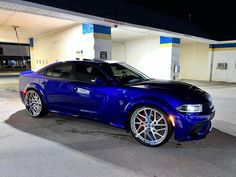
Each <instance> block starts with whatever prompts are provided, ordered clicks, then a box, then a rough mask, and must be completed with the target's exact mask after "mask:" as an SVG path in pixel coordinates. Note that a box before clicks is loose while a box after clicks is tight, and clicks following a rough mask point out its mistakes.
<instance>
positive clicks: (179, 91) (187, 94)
mask: <svg viewBox="0 0 236 177" xmlns="http://www.w3.org/2000/svg"><path fill="white" fill-rule="evenodd" d="M131 86H132V87H138V88H144V89H149V90H155V91H156V92H159V93H166V94H168V95H173V96H176V97H179V98H181V99H184V100H186V101H187V100H189V102H192V101H194V100H195V101H196V102H199V101H200V102H203V103H204V102H209V101H211V100H212V98H211V96H210V95H209V94H208V93H207V92H205V91H204V90H202V89H200V88H198V87H196V86H194V85H192V84H188V83H185V82H180V81H170V80H148V81H144V82H140V83H136V84H132V85H131Z"/></svg>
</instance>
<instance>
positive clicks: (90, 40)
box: [82, 24, 112, 60]
mask: <svg viewBox="0 0 236 177" xmlns="http://www.w3.org/2000/svg"><path fill="white" fill-rule="evenodd" d="M82 33H83V41H84V45H83V49H82V50H83V51H82V53H83V58H86V59H102V60H111V59H112V57H111V52H112V41H111V27H108V26H101V25H95V24H82Z"/></svg>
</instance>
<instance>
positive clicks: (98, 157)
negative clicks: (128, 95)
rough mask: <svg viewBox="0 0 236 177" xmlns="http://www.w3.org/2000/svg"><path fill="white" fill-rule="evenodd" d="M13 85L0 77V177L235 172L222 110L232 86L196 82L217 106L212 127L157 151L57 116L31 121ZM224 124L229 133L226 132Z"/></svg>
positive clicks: (234, 141)
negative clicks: (201, 136)
mask: <svg viewBox="0 0 236 177" xmlns="http://www.w3.org/2000/svg"><path fill="white" fill-rule="evenodd" d="M17 82H18V80H17V78H15V79H12V80H11V82H10V83H7V82H3V81H1V79H0V177H54V176H55V177H79V176H81V177H86V176H89V177H93V176H94V177H100V176H103V177H104V176H105V177H106V176H107V177H111V176H113V177H115V176H117V177H122V176H126V177H127V176H128V177H129V176H130V177H132V176H135V177H136V176H149V177H162V176H163V177H164V176H165V177H173V176H181V177H208V176H209V177H223V176H224V177H234V176H235V174H236V169H235V167H236V155H235V154H236V137H235V136H233V134H234V124H230V120H231V119H232V117H230V116H233V117H235V116H234V115H235V113H236V110H235V109H231V110H230V112H228V113H225V112H224V111H226V109H229V108H228V107H227V106H231V108H233V107H234V105H235V104H234V105H233V104H232V103H231V104H230V102H232V101H233V102H234V97H232V96H230V95H228V94H227V93H225V92H228V93H229V94H231V92H233V91H234V90H235V88H236V87H235V85H220V86H219V85H210V84H207V83H195V84H198V85H199V87H202V88H205V89H207V91H208V92H210V93H211V94H213V97H214V102H215V104H216V111H217V115H216V118H215V121H214V125H215V128H213V130H212V132H211V133H210V134H209V135H208V137H207V138H206V139H204V140H200V141H192V142H183V143H179V142H176V141H175V140H173V138H172V139H171V140H170V141H169V142H168V143H167V144H165V145H163V146H161V147H158V148H149V147H146V146H143V145H141V144H139V143H138V142H136V141H135V140H134V138H133V137H132V135H131V133H127V132H126V131H125V130H122V129H118V128H114V127H111V126H109V125H104V124H101V123H97V122H93V121H88V120H84V119H77V118H72V117H67V116H61V115H56V114H48V115H47V116H45V117H43V118H40V119H32V118H31V117H30V116H29V115H28V114H27V113H26V111H25V109H24V106H23V104H22V103H21V101H20V98H19V94H18V91H17V90H18V88H17ZM223 89H224V90H223ZM225 104H226V105H227V106H225V107H224V106H223V105H225ZM222 115H225V117H226V118H225V120H226V121H224V120H222V117H221V116H222ZM227 116H229V117H227ZM222 122H223V123H222ZM218 124H219V125H218ZM221 124H224V125H221ZM220 126H221V127H220ZM227 126H228V127H230V126H231V128H232V131H231V130H228V131H229V132H226V133H225V132H224V131H223V130H224V129H227ZM216 128H217V129H216Z"/></svg>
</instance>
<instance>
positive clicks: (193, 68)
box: [179, 42, 211, 81]
mask: <svg viewBox="0 0 236 177" xmlns="http://www.w3.org/2000/svg"><path fill="white" fill-rule="evenodd" d="M208 48H209V45H208V44H206V43H196V42H194V43H182V44H180V75H179V78H180V79H191V80H206V81H209V80H210V67H211V61H210V58H209V57H208V52H209V49H208Z"/></svg>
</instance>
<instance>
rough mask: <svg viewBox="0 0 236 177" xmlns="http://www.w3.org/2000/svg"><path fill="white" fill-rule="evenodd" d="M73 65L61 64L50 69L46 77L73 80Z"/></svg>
mask: <svg viewBox="0 0 236 177" xmlns="http://www.w3.org/2000/svg"><path fill="white" fill-rule="evenodd" d="M72 66H73V65H72V64H60V65H57V66H54V67H52V68H49V69H47V70H46V72H45V76H48V77H56V78H64V79H71V78H72Z"/></svg>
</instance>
